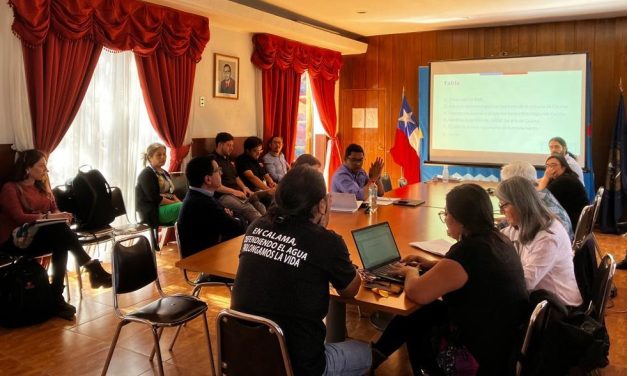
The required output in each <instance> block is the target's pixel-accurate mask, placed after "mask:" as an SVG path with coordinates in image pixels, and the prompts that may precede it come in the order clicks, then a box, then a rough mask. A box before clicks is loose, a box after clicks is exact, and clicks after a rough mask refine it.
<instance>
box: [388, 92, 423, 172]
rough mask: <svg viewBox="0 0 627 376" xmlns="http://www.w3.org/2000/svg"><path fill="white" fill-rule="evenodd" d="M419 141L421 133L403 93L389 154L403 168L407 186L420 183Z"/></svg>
mask: <svg viewBox="0 0 627 376" xmlns="http://www.w3.org/2000/svg"><path fill="white" fill-rule="evenodd" d="M420 140H422V131H421V130H420V127H419V126H418V122H417V121H416V117H415V116H414V114H413V113H412V111H411V108H409V103H407V99H406V98H405V94H404V93H403V104H402V105H401V111H400V113H399V115H398V125H397V126H396V135H395V136H394V146H393V147H392V149H390V153H391V154H392V158H394V162H396V163H398V164H399V165H400V166H401V167H403V174H404V175H405V179H407V183H409V184H412V183H418V182H419V181H420V156H419V153H420Z"/></svg>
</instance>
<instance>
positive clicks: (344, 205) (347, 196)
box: [331, 192, 363, 213]
mask: <svg viewBox="0 0 627 376" xmlns="http://www.w3.org/2000/svg"><path fill="white" fill-rule="evenodd" d="M362 202H363V201H359V200H357V199H356V198H355V194H354V193H339V192H331V211H334V212H348V213H354V212H356V211H357V209H359V206H361V203H362Z"/></svg>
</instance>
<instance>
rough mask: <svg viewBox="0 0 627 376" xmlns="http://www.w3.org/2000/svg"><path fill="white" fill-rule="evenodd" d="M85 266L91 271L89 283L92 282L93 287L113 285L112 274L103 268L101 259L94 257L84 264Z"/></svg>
mask: <svg viewBox="0 0 627 376" xmlns="http://www.w3.org/2000/svg"><path fill="white" fill-rule="evenodd" d="M83 267H84V268H85V270H87V272H88V273H89V283H91V288H92V289H97V288H98V287H105V288H109V287H111V274H109V273H107V271H106V270H104V269H103V268H102V265H101V264H100V261H98V260H97V259H93V260H91V261H89V262H88V263H87V264H85V265H83Z"/></svg>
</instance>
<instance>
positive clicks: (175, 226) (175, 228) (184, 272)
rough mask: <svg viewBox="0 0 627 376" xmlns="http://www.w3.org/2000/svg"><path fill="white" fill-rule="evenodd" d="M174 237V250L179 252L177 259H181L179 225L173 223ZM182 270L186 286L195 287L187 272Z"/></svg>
mask: <svg viewBox="0 0 627 376" xmlns="http://www.w3.org/2000/svg"><path fill="white" fill-rule="evenodd" d="M174 236H175V238H176V248H177V249H178V252H179V259H182V258H183V253H182V252H181V239H180V238H179V223H178V222H175V223H174ZM182 270H183V277H185V282H187V284H188V285H190V286H195V284H194V282H192V280H191V279H189V276H188V275H187V270H185V269H182Z"/></svg>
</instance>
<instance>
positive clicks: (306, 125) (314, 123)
mask: <svg viewBox="0 0 627 376" xmlns="http://www.w3.org/2000/svg"><path fill="white" fill-rule="evenodd" d="M300 80H301V81H300V98H299V103H298V120H297V124H296V127H297V128H296V145H295V152H294V159H296V158H298V156H299V155H301V154H305V153H308V154H313V155H314V156H315V157H316V158H318V159H319V160H320V162H321V163H322V165H323V166H324V159H325V154H326V147H327V137H326V135H325V132H324V128H323V127H322V122H321V121H320V115H318V109H317V108H316V101H315V100H314V99H313V96H312V94H311V85H310V83H309V75H308V74H307V72H305V73H303V74H302V75H301V79H300Z"/></svg>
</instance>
